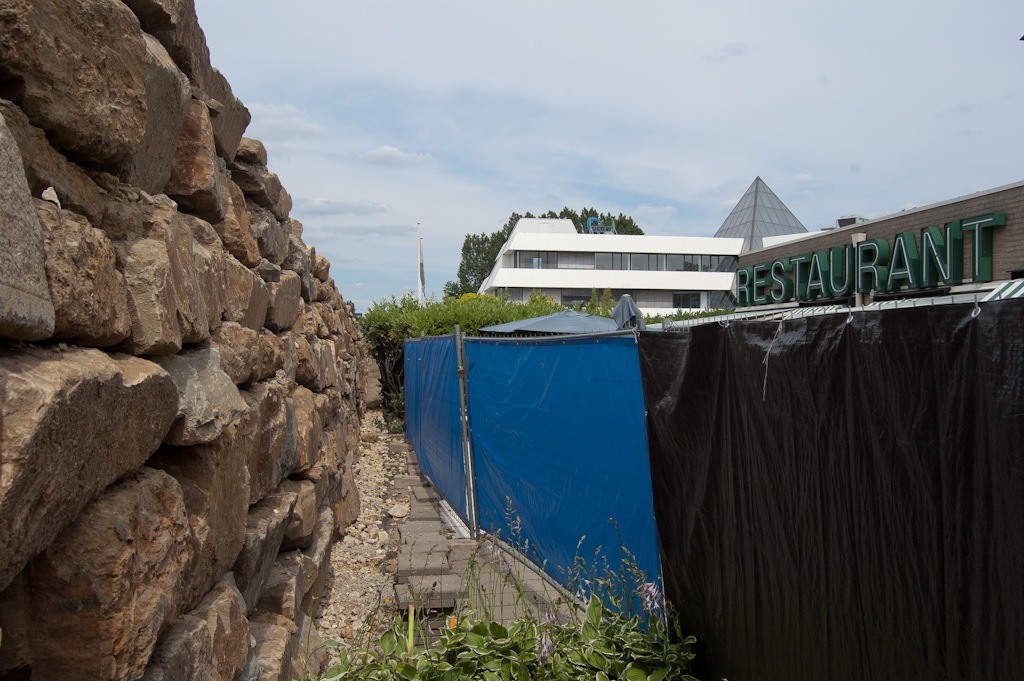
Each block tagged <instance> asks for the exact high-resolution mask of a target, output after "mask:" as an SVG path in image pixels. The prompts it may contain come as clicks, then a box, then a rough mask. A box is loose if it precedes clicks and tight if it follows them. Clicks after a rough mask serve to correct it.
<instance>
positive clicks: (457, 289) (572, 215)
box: [444, 206, 644, 298]
mask: <svg viewBox="0 0 1024 681" xmlns="http://www.w3.org/2000/svg"><path fill="white" fill-rule="evenodd" d="M532 217H534V215H533V214H532V213H530V212H527V213H526V214H524V215H520V214H519V213H512V215H511V216H509V219H508V221H507V222H506V223H505V224H504V226H502V228H501V229H499V230H498V231H496V232H492V233H491V234H488V233H487V232H481V233H480V234H467V235H466V238H465V240H464V241H463V242H462V260H461V262H459V271H458V279H456V280H454V281H449V282H448V283H447V284H445V285H444V295H445V297H446V298H458V297H459V296H462V295H464V294H466V293H476V292H477V291H478V290H480V285H481V284H483V283H484V279H486V278H487V275H488V274H490V273H491V270H492V269H494V261H495V259H497V257H498V253H499V252H500V251H501V247H502V246H504V245H505V242H506V241H508V237H509V235H510V234H511V233H512V228H513V227H515V226H516V223H517V222H519V220H520V218H532ZM538 217H542V218H552V219H555V218H561V219H563V220H572V223H573V225H574V226H575V227H576V231H577V232H580V233H581V234H582V233H583V232H585V231H586V228H587V218H591V217H596V218H599V219H600V220H601V223H602V224H605V225H612V224H614V225H615V232H616V233H617V234H643V233H644V231H643V230H642V229H640V227H639V226H638V225H637V224H636V221H635V220H633V218H631V217H629V216H628V215H625V214H623V213H619V215H618V217H615V216H614V215H612V214H611V213H598V212H597V210H596V209H594V208H584V209H583V210H581V211H580V212H578V213H577V212H576V211H574V210H572V209H571V208H569V207H568V206H565V207H564V208H562V210H561V211H559V212H558V213H556V212H555V211H553V210H549V211H548V212H546V213H542V214H541V215H539V216H538Z"/></svg>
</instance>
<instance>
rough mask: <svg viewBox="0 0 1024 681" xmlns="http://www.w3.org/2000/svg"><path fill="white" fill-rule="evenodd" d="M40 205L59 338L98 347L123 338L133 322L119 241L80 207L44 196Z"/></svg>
mask: <svg viewBox="0 0 1024 681" xmlns="http://www.w3.org/2000/svg"><path fill="white" fill-rule="evenodd" d="M35 207H36V214H37V215H38V216H39V223H40V225H41V226H42V228H43V236H44V238H45V247H46V278H47V280H48V282H49V286H50V299H51V300H52V301H53V307H54V314H55V324H54V331H53V336H54V338H62V339H67V340H70V341H72V342H73V343H75V344H76V345H84V346H94V347H109V346H111V345H116V344H117V343H120V342H121V341H123V340H124V339H125V338H127V337H128V335H129V334H130V333H131V330H132V324H131V316H130V315H129V313H128V291H127V289H126V287H125V283H124V275H122V274H121V273H120V272H118V271H117V268H116V264H117V256H116V255H115V253H114V245H113V244H112V243H111V242H110V239H108V238H107V236H106V235H105V234H104V233H103V232H101V231H100V230H98V229H96V228H94V227H92V226H91V225H90V224H89V222H88V221H87V220H86V219H85V218H83V217H81V216H79V215H76V214H75V213H72V212H70V211H65V210H61V209H60V208H58V207H57V206H55V205H54V204H52V203H50V202H49V201H41V200H39V199H36V200H35Z"/></svg>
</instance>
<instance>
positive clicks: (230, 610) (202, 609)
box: [189, 573, 249, 679]
mask: <svg viewBox="0 0 1024 681" xmlns="http://www.w3.org/2000/svg"><path fill="white" fill-rule="evenodd" d="M189 614H190V615H192V616H194V617H197V618H199V619H201V620H203V621H204V622H205V623H206V627H207V631H208V636H209V638H210V643H211V647H212V652H213V663H214V668H215V670H216V672H217V675H216V678H218V679H237V678H238V677H239V676H240V675H241V673H242V670H243V669H244V668H245V662H246V658H247V657H248V653H249V622H248V621H247V620H246V619H245V602H244V601H243V600H242V594H241V593H239V591H238V588H237V586H236V585H235V581H234V578H233V577H232V576H231V575H230V573H229V574H228V575H226V576H225V578H224V579H222V580H221V581H220V582H219V583H218V584H217V585H216V586H214V587H213V589H211V590H210V592H209V593H208V594H207V595H206V597H205V598H203V600H202V602H201V603H200V604H199V605H198V606H197V607H196V609H195V610H193V611H192V612H190V613H189Z"/></svg>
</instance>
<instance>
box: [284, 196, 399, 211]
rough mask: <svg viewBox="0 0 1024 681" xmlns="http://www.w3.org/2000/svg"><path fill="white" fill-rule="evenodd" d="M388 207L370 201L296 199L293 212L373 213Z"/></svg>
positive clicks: (385, 209)
mask: <svg viewBox="0 0 1024 681" xmlns="http://www.w3.org/2000/svg"><path fill="white" fill-rule="evenodd" d="M386 212H388V209H387V208H386V207H384V206H382V205H380V204H377V203H373V202H370V201H333V200H331V199H305V198H302V197H298V198H296V199H295V201H294V206H293V207H292V213H295V214H297V215H373V214H374V213H386Z"/></svg>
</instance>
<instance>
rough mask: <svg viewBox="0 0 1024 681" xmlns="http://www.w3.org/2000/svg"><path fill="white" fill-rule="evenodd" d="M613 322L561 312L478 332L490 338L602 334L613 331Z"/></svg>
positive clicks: (574, 311)
mask: <svg viewBox="0 0 1024 681" xmlns="http://www.w3.org/2000/svg"><path fill="white" fill-rule="evenodd" d="M617 328H618V327H617V326H616V324H615V320H613V319H609V318H608V317H598V316H596V315H592V314H587V313H585V312H577V311H576V310H563V311H561V312H555V313H554V314H549V315H546V316H544V317H533V318H531V319H520V320H517V321H514V322H506V323H504V324H495V325H494V326H485V327H484V328H482V329H480V332H481V333H483V334H486V335H490V336H543V335H556V334H573V333H603V332H605V331H615V330H616V329H617Z"/></svg>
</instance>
